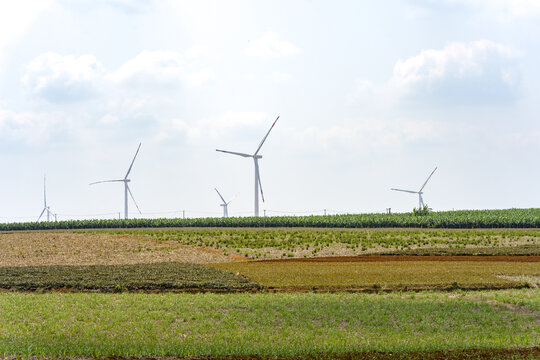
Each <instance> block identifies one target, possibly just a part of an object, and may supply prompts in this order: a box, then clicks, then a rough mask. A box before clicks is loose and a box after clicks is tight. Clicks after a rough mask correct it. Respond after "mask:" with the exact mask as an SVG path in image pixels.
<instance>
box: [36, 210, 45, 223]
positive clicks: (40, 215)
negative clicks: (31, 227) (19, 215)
mask: <svg viewBox="0 0 540 360" xmlns="http://www.w3.org/2000/svg"><path fill="white" fill-rule="evenodd" d="M45 210H47V208H43V211H42V212H41V214H39V217H38V219H37V221H39V219H41V217H42V216H43V213H44V212H45Z"/></svg>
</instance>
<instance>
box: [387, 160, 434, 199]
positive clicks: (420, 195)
mask: <svg viewBox="0 0 540 360" xmlns="http://www.w3.org/2000/svg"><path fill="white" fill-rule="evenodd" d="M435 170H437V167H435V169H433V171H432V172H431V174H429V176H428V178H427V180H426V182H424V185H422V187H421V188H420V190H418V191H412V190H402V189H394V188H392V189H390V190H395V191H403V192H408V193H411V194H418V205H419V209H421V208H423V207H424V199H423V198H422V194H423V192H422V190H424V187H425V186H426V184H427V183H428V181H429V179H431V175H433V173H434V172H435Z"/></svg>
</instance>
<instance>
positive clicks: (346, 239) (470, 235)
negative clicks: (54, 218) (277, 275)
mask: <svg viewBox="0 0 540 360" xmlns="http://www.w3.org/2000/svg"><path fill="white" fill-rule="evenodd" d="M82 231H84V232H88V233H108V234H113V235H130V236H135V237H141V236H145V237H150V238H153V239H155V240H158V241H167V242H178V243H180V244H182V245H188V246H193V247H204V248H213V249H217V250H220V251H221V252H223V253H226V254H237V255H242V256H245V257H249V258H252V259H274V258H286V257H296V258H300V257H313V256H333V255H341V256H353V255H362V254H367V253H385V252H391V253H394V251H395V250H400V251H407V250H410V251H413V249H415V250H414V251H418V250H417V249H422V248H423V249H431V250H430V251H427V252H426V251H418V253H422V254H430V253H446V254H449V255H452V254H461V255H465V254H468V253H476V254H478V253H482V254H486V253H490V254H492V255H501V254H504V255H510V254H527V255H529V254H531V253H536V252H535V251H537V249H538V248H539V247H540V230H538V229H417V228H405V229H403V228H401V229H387V228H382V229H381V228H378V229H339V228H326V229H325V228H242V229H238V228H182V229H179V228H168V229H156V228H150V229H102V230H82ZM479 248H481V250H482V251H479V250H480V249H479ZM433 249H436V251H433ZM443 249H444V250H443ZM486 249H490V250H489V251H486ZM471 250H472V251H471Z"/></svg>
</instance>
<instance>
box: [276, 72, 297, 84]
mask: <svg viewBox="0 0 540 360" xmlns="http://www.w3.org/2000/svg"><path fill="white" fill-rule="evenodd" d="M292 77H293V76H292V74H290V73H283V72H273V73H272V80H273V81H274V82H276V83H278V84H283V83H286V82H289V81H290V80H291V79H292Z"/></svg>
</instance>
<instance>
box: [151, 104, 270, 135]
mask: <svg viewBox="0 0 540 360" xmlns="http://www.w3.org/2000/svg"><path fill="white" fill-rule="evenodd" d="M268 119H269V117H268V115H267V114H266V113H263V112H249V111H244V112H233V111H229V112H226V113H223V114H221V115H218V116H213V117H208V118H204V119H201V120H199V121H197V122H187V121H184V120H182V119H177V118H172V119H167V120H165V121H163V122H162V124H161V126H160V129H161V130H160V131H159V132H158V134H157V135H156V136H155V138H154V139H153V141H154V142H159V141H162V140H167V139H171V138H174V137H176V136H178V134H184V135H185V136H186V138H187V139H188V140H189V141H190V142H197V141H199V140H201V139H216V138H218V137H222V136H224V135H227V134H230V132H231V131H232V130H233V129H243V130H245V129H246V128H250V129H253V128H256V127H258V126H260V125H261V124H263V123H265V122H266V121H268Z"/></svg>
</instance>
